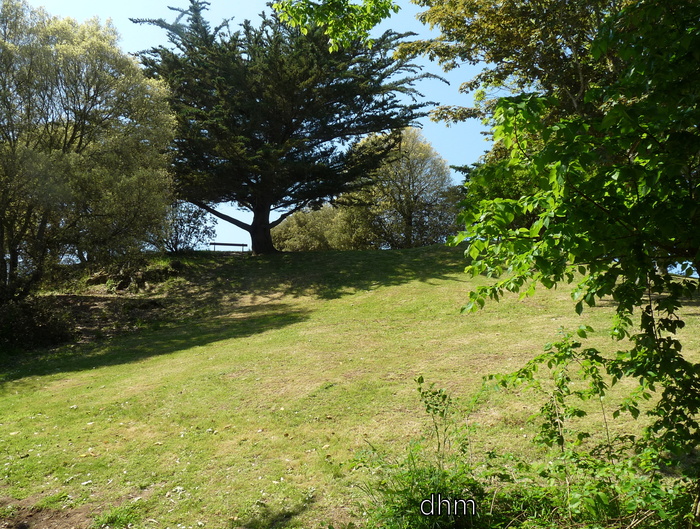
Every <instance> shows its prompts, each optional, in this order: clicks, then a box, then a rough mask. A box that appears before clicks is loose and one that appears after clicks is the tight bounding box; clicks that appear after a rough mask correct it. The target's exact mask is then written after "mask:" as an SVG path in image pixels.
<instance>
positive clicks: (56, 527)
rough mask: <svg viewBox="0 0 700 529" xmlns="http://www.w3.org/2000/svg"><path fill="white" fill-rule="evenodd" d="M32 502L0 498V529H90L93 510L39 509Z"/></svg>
mask: <svg viewBox="0 0 700 529" xmlns="http://www.w3.org/2000/svg"><path fill="white" fill-rule="evenodd" d="M33 503H34V502H33V501H30V500H21V501H19V500H13V499H11V498H0V529H88V528H89V527H90V526H91V524H92V516H91V513H92V508H91V507H90V506H88V505H83V506H80V507H75V508H72V509H37V508H35V507H33V506H30V505H31V504H33Z"/></svg>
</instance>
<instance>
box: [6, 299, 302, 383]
mask: <svg viewBox="0 0 700 529" xmlns="http://www.w3.org/2000/svg"><path fill="white" fill-rule="evenodd" d="M308 317H309V314H308V311H306V310H301V309H299V308H294V307H290V306H289V305H287V304H284V303H269V304H263V305H253V306H247V307H241V308H240V309H238V310H237V311H236V312H235V313H234V314H231V315H229V316H219V317H213V318H209V319H206V320H196V321H192V322H188V323H186V324H177V325H165V326H163V327H161V328H159V329H153V330H145V331H141V332H135V333H132V334H126V335H122V336H120V337H119V338H118V339H116V340H114V341H108V342H105V343H97V344H92V345H86V344H81V345H76V346H70V347H64V348H62V349H60V350H59V351H57V352H45V351H43V352H35V353H31V352H28V353H24V354H22V355H19V356H7V355H6V356H4V357H1V356H0V383H2V382H7V381H10V380H17V379H21V378H24V377H31V376H41V375H48V374H52V373H57V372H70V371H83V370H87V369H94V368H98V367H103V366H110V365H119V364H127V363H131V362H137V361H139V360H142V359H144V358H149V357H152V356H160V355H167V354H171V353H176V352H178V351H181V350H183V349H189V348H192V347H197V346H203V345H207V344H210V343H214V342H218V341H222V340H228V339H236V338H245V337H247V336H252V335H255V334H259V333H261V332H265V331H269V330H274V329H280V328H283V327H286V326H288V325H293V324H295V323H299V322H301V321H305V320H306V319H308Z"/></svg>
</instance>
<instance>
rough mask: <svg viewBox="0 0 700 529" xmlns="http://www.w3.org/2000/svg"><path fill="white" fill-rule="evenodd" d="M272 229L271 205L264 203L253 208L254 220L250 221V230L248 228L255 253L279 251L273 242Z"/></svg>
mask: <svg viewBox="0 0 700 529" xmlns="http://www.w3.org/2000/svg"><path fill="white" fill-rule="evenodd" d="M270 229H271V226H270V206H268V205H267V204H262V205H261V206H259V207H256V208H255V209H253V221H252V222H251V223H250V230H248V233H250V244H251V249H252V250H253V255H262V254H269V253H275V252H277V249H276V248H275V245H274V244H273V243H272V233H270Z"/></svg>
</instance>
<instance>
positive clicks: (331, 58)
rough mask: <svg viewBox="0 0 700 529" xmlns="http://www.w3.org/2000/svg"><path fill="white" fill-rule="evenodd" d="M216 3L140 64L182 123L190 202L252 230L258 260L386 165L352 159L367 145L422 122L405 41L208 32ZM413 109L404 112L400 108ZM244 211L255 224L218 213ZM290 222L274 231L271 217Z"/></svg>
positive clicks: (179, 148) (181, 24)
mask: <svg viewBox="0 0 700 529" xmlns="http://www.w3.org/2000/svg"><path fill="white" fill-rule="evenodd" d="M206 6H207V2H202V1H198V0H190V6H189V8H188V9H186V10H184V9H175V8H171V9H173V10H174V11H177V12H179V16H178V18H177V19H176V21H175V22H174V23H167V22H165V21H164V20H162V19H160V20H140V19H135V20H133V21H134V22H137V23H147V24H153V25H156V26H158V27H161V28H163V29H165V30H166V31H167V32H168V37H169V40H170V43H171V45H172V46H171V47H165V46H161V47H157V48H153V49H151V50H149V51H147V52H144V53H143V54H142V61H143V63H144V65H145V67H146V68H147V70H148V72H149V73H150V74H151V75H152V76H154V77H157V78H161V79H164V80H165V81H167V83H168V84H169V86H170V89H171V91H172V100H171V104H172V107H173V110H174V111H175V113H176V114H177V117H178V124H179V130H178V136H177V140H176V142H175V151H176V153H175V165H176V176H177V181H178V184H179V191H180V193H181V195H182V197H183V198H185V199H186V200H189V201H191V202H193V203H195V204H197V205H199V206H200V207H202V208H204V209H206V210H207V211H209V212H211V213H212V214H214V215H216V216H217V217H219V218H221V219H223V220H226V221H228V222H231V223H232V224H234V225H236V226H238V227H239V228H242V229H244V230H246V231H247V232H248V233H249V234H250V236H251V241H252V249H253V252H254V253H258V254H260V253H269V252H273V251H275V248H274V245H273V243H272V238H271V236H270V229H271V228H272V227H274V226H275V225H277V224H278V223H279V222H281V221H282V220H283V219H284V218H286V217H287V216H288V215H290V214H291V213H293V212H294V211H297V210H299V209H302V208H304V207H308V206H313V205H315V204H320V203H322V202H323V201H324V200H327V199H329V198H330V197H332V196H334V195H337V194H339V193H342V192H344V191H347V190H348V189H350V188H352V186H354V185H356V184H357V182H358V179H361V178H362V177H363V176H364V175H366V174H368V173H369V172H370V171H371V169H373V168H374V167H376V166H377V165H378V163H379V162H380V159H379V158H380V157H378V156H377V153H376V152H372V153H369V152H364V151H363V150H362V149H350V148H349V147H350V145H351V144H352V143H353V142H356V141H357V140H358V139H359V138H361V137H363V136H365V135H367V134H370V133H379V132H385V131H389V130H398V129H401V128H403V127H405V126H408V125H410V124H412V123H414V122H415V120H416V119H417V118H418V117H420V116H422V115H424V114H422V113H421V109H422V108H423V107H424V105H425V104H421V103H416V102H415V96H417V95H419V94H418V93H417V92H416V91H415V89H414V88H413V83H414V82H415V81H416V80H417V79H419V78H421V77H422V76H421V75H419V68H417V67H416V66H415V65H414V64H412V63H411V62H410V61H409V60H406V59H402V60H396V59H394V57H393V49H394V47H395V45H396V44H397V43H398V41H399V40H400V38H401V36H400V35H397V34H394V33H386V34H385V35H383V36H382V37H381V38H379V39H377V40H376V41H375V42H374V45H373V46H372V47H371V48H370V47H368V46H367V45H365V44H362V43H359V42H358V43H357V44H356V45H351V46H346V47H344V48H341V49H339V50H337V51H333V52H331V51H330V50H329V41H328V38H327V36H325V35H324V33H323V31H322V30H320V29H311V30H309V31H306V32H302V31H301V30H299V29H295V28H292V27H291V26H288V25H286V24H284V23H282V22H280V21H279V20H278V19H277V18H276V17H275V16H272V17H266V16H264V15H263V16H262V22H261V24H260V26H259V27H254V26H253V25H252V24H251V23H250V22H249V21H246V22H245V23H244V24H242V25H241V28H240V29H239V30H237V31H235V32H232V31H230V30H229V29H228V24H227V23H224V24H222V25H220V26H218V27H216V28H211V26H210V25H209V24H208V23H207V22H206V20H205V18H204V16H203V15H204V11H205V10H206ZM401 94H407V95H410V96H413V97H414V100H413V101H414V103H413V104H409V105H406V104H404V103H403V102H402V101H401V99H400V96H401ZM224 203H235V204H236V205H237V206H238V207H239V208H242V209H246V210H249V211H251V212H252V213H253V220H252V222H251V223H250V224H247V223H244V222H243V221H241V220H239V219H236V218H232V217H230V216H228V215H225V214H223V213H221V212H219V211H217V210H216V206H217V205H218V204H224ZM273 211H277V212H279V213H280V214H281V216H280V217H279V218H278V219H276V220H275V221H271V220H270V219H271V213H272V212H273Z"/></svg>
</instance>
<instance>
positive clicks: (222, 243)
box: [209, 242, 248, 252]
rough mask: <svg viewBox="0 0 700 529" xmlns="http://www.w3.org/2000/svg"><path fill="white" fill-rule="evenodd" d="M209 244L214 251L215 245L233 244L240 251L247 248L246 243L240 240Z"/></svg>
mask: <svg viewBox="0 0 700 529" xmlns="http://www.w3.org/2000/svg"><path fill="white" fill-rule="evenodd" d="M209 244H210V245H211V246H213V247H214V251H216V247H217V246H235V247H238V248H240V250H239V251H240V252H245V251H246V248H248V245H247V244H242V243H240V242H210V243H209Z"/></svg>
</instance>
